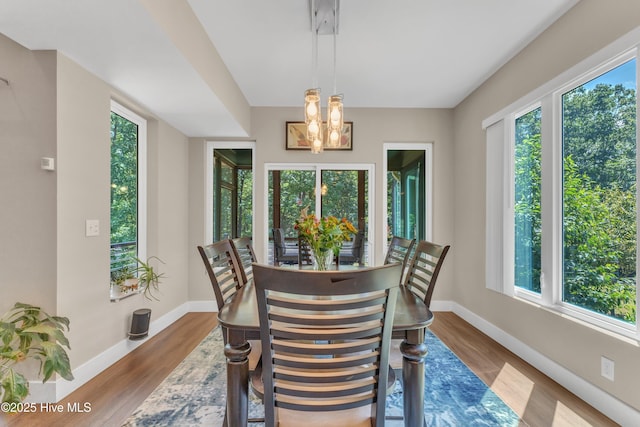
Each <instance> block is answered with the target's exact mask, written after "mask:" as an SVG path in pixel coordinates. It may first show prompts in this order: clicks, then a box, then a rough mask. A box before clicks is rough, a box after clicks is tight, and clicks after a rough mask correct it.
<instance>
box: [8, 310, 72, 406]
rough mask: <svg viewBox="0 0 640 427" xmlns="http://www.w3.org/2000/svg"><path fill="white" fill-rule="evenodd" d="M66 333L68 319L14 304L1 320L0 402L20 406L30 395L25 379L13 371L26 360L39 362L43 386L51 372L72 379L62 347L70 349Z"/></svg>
mask: <svg viewBox="0 0 640 427" xmlns="http://www.w3.org/2000/svg"><path fill="white" fill-rule="evenodd" d="M65 330H67V331H68V330H69V319H67V318H66V317H58V316H51V315H49V314H47V313H46V312H44V311H43V310H42V309H40V307H36V306H33V305H29V304H23V303H16V304H15V305H14V306H13V308H12V309H11V310H9V311H8V312H7V313H5V314H4V315H3V316H2V318H0V391H1V392H2V402H10V403H19V402H22V401H23V400H24V399H25V398H26V397H27V395H28V394H29V383H28V381H27V379H26V378H25V377H24V375H22V374H20V373H18V372H17V371H16V370H15V368H14V366H15V365H16V364H18V363H20V362H23V361H25V360H28V359H36V360H38V361H39V362H40V375H41V376H42V377H43V380H42V382H43V383H44V382H46V381H48V380H49V379H50V378H51V377H52V376H53V374H54V373H57V374H59V375H60V376H62V378H64V379H66V380H69V381H71V380H73V375H72V373H71V364H70V362H69V356H68V355H67V352H66V351H65V350H64V348H63V346H64V347H67V348H70V347H69V341H68V340H67V338H66V336H65V335H64V331H65Z"/></svg>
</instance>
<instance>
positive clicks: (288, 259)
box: [271, 228, 298, 266]
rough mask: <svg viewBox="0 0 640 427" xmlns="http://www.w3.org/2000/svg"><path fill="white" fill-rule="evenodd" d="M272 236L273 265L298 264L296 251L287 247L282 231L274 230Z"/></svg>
mask: <svg viewBox="0 0 640 427" xmlns="http://www.w3.org/2000/svg"><path fill="white" fill-rule="evenodd" d="M271 232H272V234H273V265H276V266H277V265H280V264H281V263H282V264H295V263H297V262H298V251H297V250H294V248H291V247H288V246H287V245H286V244H285V240H284V230H283V229H282V228H274V229H272V230H271Z"/></svg>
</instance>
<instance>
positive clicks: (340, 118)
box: [327, 95, 344, 148]
mask: <svg viewBox="0 0 640 427" xmlns="http://www.w3.org/2000/svg"><path fill="white" fill-rule="evenodd" d="M343 125H344V115H343V112H342V95H333V96H331V97H329V104H328V108H327V135H328V136H327V145H328V146H329V147H331V148H337V147H339V146H340V139H341V137H342V126H343Z"/></svg>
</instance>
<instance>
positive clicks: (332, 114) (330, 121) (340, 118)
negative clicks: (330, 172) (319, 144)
mask: <svg viewBox="0 0 640 427" xmlns="http://www.w3.org/2000/svg"><path fill="white" fill-rule="evenodd" d="M337 10H338V0H334V4H333V93H334V95H332V96H330V97H329V103H328V105H327V147H331V148H338V147H339V146H340V142H341V139H342V126H343V125H344V115H343V106H342V95H341V94H340V95H337V94H335V93H336V92H337V90H336V44H337V42H336V33H337V27H338V15H337Z"/></svg>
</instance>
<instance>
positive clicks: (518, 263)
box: [513, 107, 542, 293]
mask: <svg viewBox="0 0 640 427" xmlns="http://www.w3.org/2000/svg"><path fill="white" fill-rule="evenodd" d="M540 114H541V108H539V107H538V108H536V109H535V110H533V111H530V112H528V113H526V114H523V115H521V116H519V117H518V118H516V120H515V150H514V163H515V168H514V185H515V191H514V195H515V198H514V201H513V202H514V209H513V211H514V233H515V239H514V285H515V286H518V287H519V288H522V289H526V290H529V291H532V292H537V293H540V267H541V264H540V261H541V257H540V249H541V248H540V244H541V236H542V217H541V216H540V197H541V190H542V180H541V179H542V175H541V170H540V165H541V160H542V153H541V151H540Z"/></svg>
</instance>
